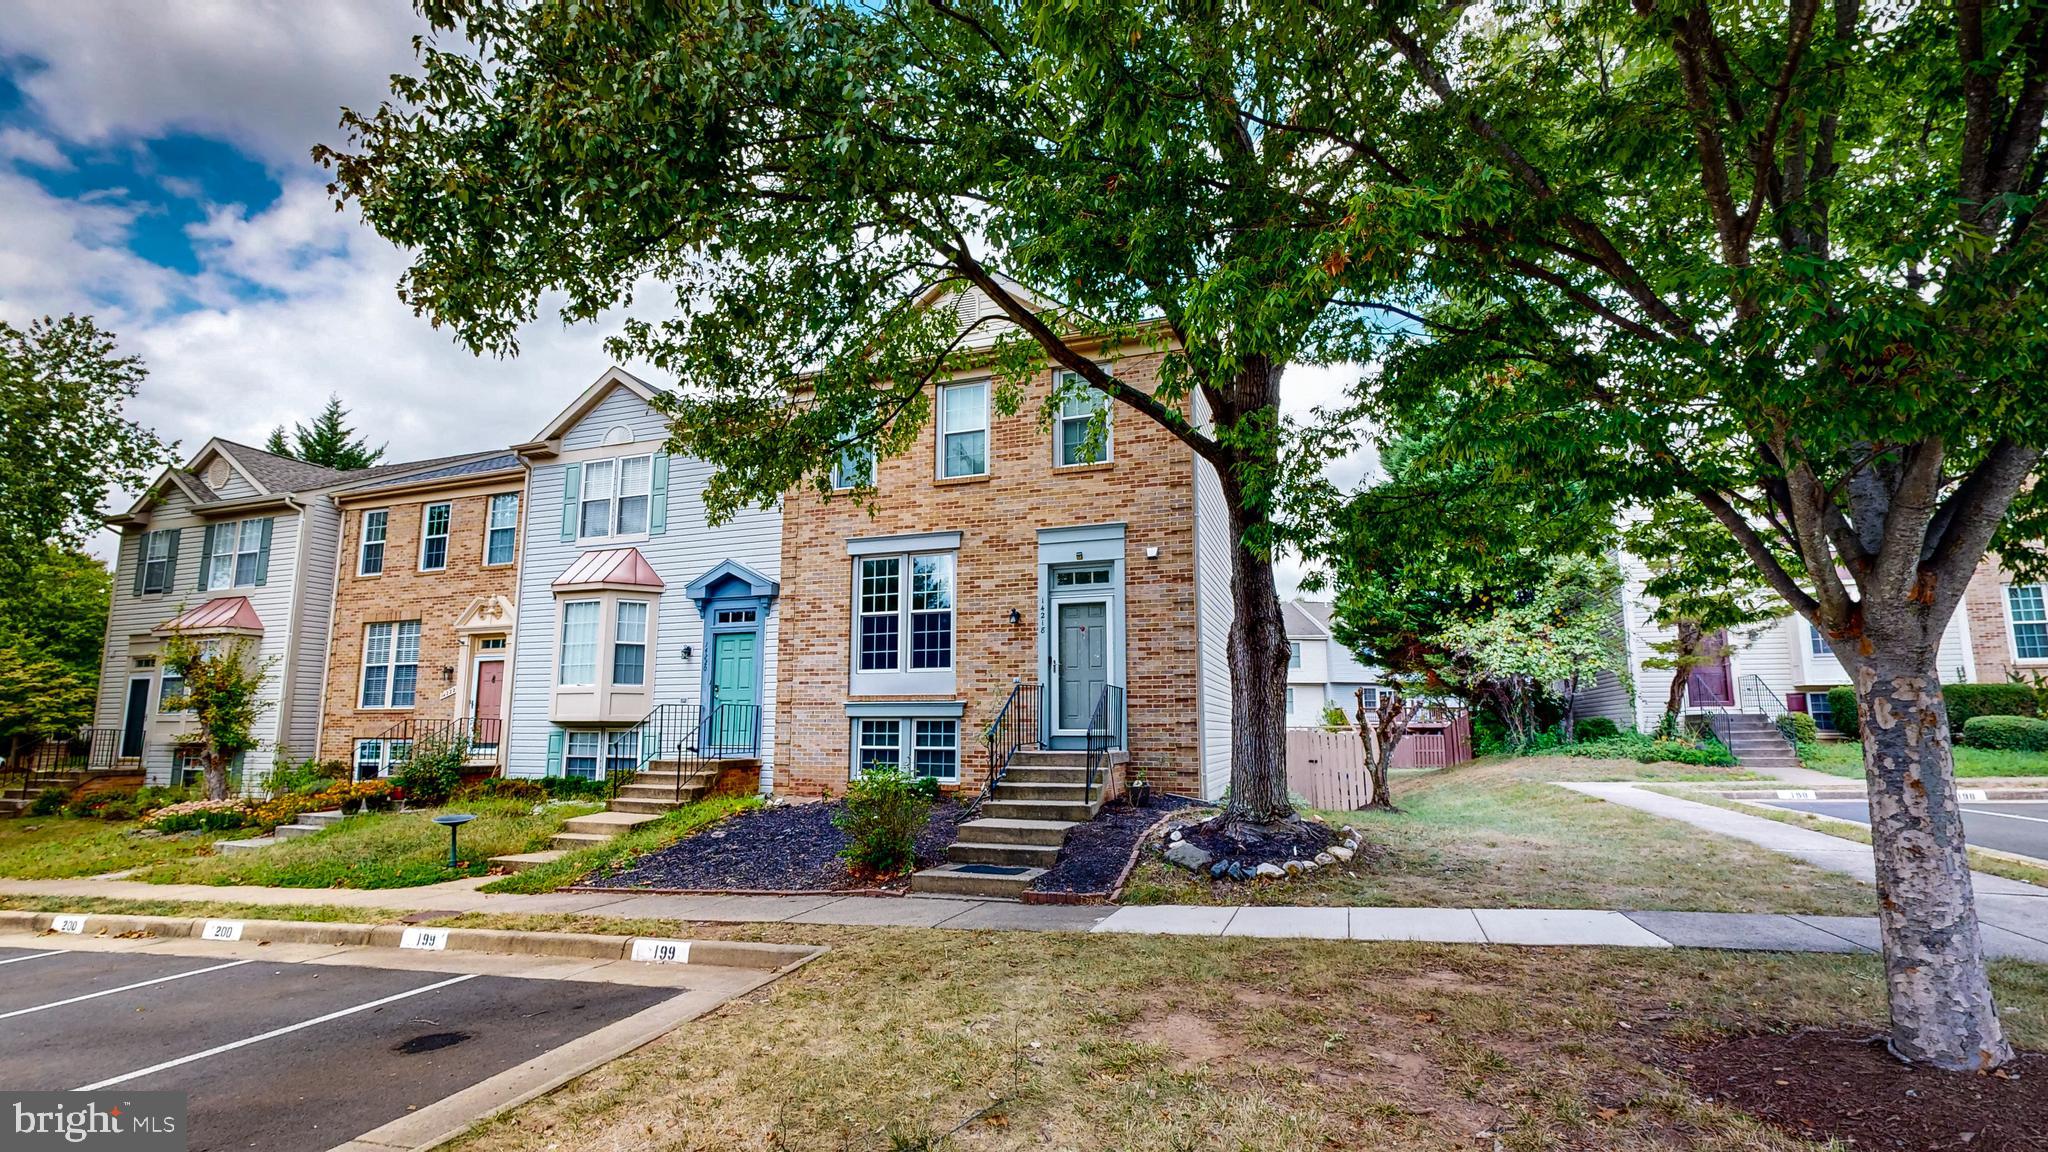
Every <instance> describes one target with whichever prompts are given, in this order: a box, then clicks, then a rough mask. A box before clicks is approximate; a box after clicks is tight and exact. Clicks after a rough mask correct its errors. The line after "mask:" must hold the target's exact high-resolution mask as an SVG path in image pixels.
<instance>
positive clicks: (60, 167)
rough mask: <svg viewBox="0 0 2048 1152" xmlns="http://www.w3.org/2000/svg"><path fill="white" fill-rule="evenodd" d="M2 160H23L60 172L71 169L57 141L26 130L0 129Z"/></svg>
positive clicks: (69, 162) (0, 155)
mask: <svg viewBox="0 0 2048 1152" xmlns="http://www.w3.org/2000/svg"><path fill="white" fill-rule="evenodd" d="M0 160H21V161H25V162H27V163H30V164H36V165H40V166H42V167H44V168H50V169H55V170H57V171H60V172H61V171H64V170H67V169H69V168H70V167H71V161H70V160H69V159H67V158H65V155H64V153H63V152H62V151H60V150H58V148H57V142H56V141H55V140H52V139H50V138H49V137H48V136H45V135H43V134H42V133H40V132H31V131H29V130H28V129H26V128H0Z"/></svg>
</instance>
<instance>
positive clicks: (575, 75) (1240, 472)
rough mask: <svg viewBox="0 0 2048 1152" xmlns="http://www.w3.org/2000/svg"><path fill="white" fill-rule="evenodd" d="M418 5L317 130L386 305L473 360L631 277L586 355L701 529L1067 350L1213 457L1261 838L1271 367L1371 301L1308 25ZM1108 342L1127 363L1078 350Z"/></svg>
mask: <svg viewBox="0 0 2048 1152" xmlns="http://www.w3.org/2000/svg"><path fill="white" fill-rule="evenodd" d="M422 8H423V11H424V12H425V14H426V15H427V16H428V17H429V18H430V20H432V22H433V23H434V24H435V26H436V27H437V28H438V29H440V30H441V31H442V32H443V33H447V32H454V33H456V34H457V38H458V39H460V40H461V41H463V43H461V44H457V45H453V46H450V47H445V48H444V47H441V46H438V45H437V44H436V43H435V42H434V41H433V40H432V39H429V40H427V41H425V42H424V43H423V45H422V47H421V62H420V63H421V66H420V71H419V73H418V74H417V75H414V76H407V77H400V78H398V79H396V80H395V81H394V85H393V90H394V93H395V96H396V100H395V101H394V102H392V103H389V104H387V105H385V106H384V107H382V108H380V109H378V110H376V111H373V112H367V113H355V112H350V113H347V114H345V117H344V125H345V127H346V129H347V131H348V133H349V136H350V140H349V142H348V143H347V144H346V145H344V146H343V147H341V148H339V149H321V150H318V155H319V156H320V157H321V158H322V159H323V160H324V161H326V162H328V163H330V164H331V165H332V166H333V169H334V172H335V183H334V188H335V190H336V192H337V193H338V194H339V196H340V197H341V198H342V199H343V200H344V201H354V202H355V203H356V204H357V205H359V206H360V208H361V211H362V212H363V214H364V216H365V218H366V219H367V220H368V221H369V222H370V223H371V224H372V225H374V226H375V227H376V229H377V230H378V231H379V232H381V233H382V234H383V235H385V236H387V237H389V238H390V239H392V240H393V241H395V242H397V243H399V244H401V245H403V246H405V247H406V248H407V249H408V250H409V251H410V252H412V253H413V264H412V267H411V269H410V270H409V271H408V272H407V273H406V275H405V276H404V278H403V280H402V282H401V284H400V292H401V295H402V296H403V297H404V298H405V299H406V300H407V301H408V302H409V303H411V304H412V305H413V306H414V307H415V308H417V309H418V310H420V311H422V312H424V313H425V314H426V315H428V316H429V317H430V318H431V319H432V320H434V321H435V322H436V323H438V324H443V325H446V326H448V327H450V328H451V329H452V330H453V331H454V332H455V333H456V335H457V336H458V337H459V338H460V339H462V340H463V341H465V342H467V343H468V344H469V345H470V346H471V347H472V348H474V349H477V350H488V351H493V352H507V351H510V350H512V349H514V348H515V347H516V344H517V333H518V330H519V328H520V327H521V325H523V324H524V323H526V322H527V321H529V320H531V319H533V318H534V316H535V315H536V312H537V310H538V308H539V307H540V306H541V302H542V300H543V299H544V298H545V297H546V296H547V295H548V294H550V293H559V294H560V299H561V300H562V301H564V303H563V304H562V306H561V312H562V314H563V316H564V317H565V318H568V319H580V318H590V317H594V316H597V315H598V314H600V313H602V312H605V311H606V310H609V309H613V308H615V307H620V306H623V305H627V304H629V303H631V302H632V301H633V299H634V293H635V292H636V291H637V292H640V293H642V294H645V293H646V292H647V290H648V288H649V286H650V285H652V284H655V283H659V284H661V285H663V290H662V293H663V296H664V297H665V299H663V300H661V301H660V302H659V305H658V310H657V311H656V313H655V314H654V315H651V316H632V317H631V318H630V319H629V321H628V323H627V324H626V326H625V330H624V334H623V335H622V336H621V337H620V338H618V339H617V340H616V341H615V342H614V344H613V348H614V352H615V354H616V355H619V356H621V357H626V358H636V359H640V360H644V361H647V362H651V363H653V364H654V365H656V366H657V367H659V368H662V369H664V370H666V371H668V372H670V373H671V374H672V375H673V376H674V377H675V378H676V379H678V380H679V381H681V382H682V385H683V387H682V390H681V391H680V393H679V394H678V395H677V398H676V400H675V403H674V414H675V416H676V418H677V424H676V435H677V440H678V443H679V444H680V445H681V446H682V447H684V448H686V449H687V450H689V451H691V452H693V453H695V454H697V455H700V456H703V457H707V458H709V459H710V460H711V461H712V462H713V463H715V464H716V465H717V466H718V471H717V475H716V477H715V479H714V481H713V483H712V487H711V491H710V493H709V495H708V503H709V506H710V508H711V510H712V512H713V513H714V514H722V513H728V512H730V511H731V510H732V509H733V508H735V507H736V506H739V505H742V504H744V503H747V502H766V501H771V500H774V499H776V498H777V497H778V496H780V495H781V494H782V493H784V492H786V491H788V490H790V489H792V488H794V487H797V486H800V485H804V484H811V485H814V486H817V487H819V488H821V489H822V488H823V487H825V486H826V484H827V482H828V481H827V477H828V475H829V470H830V468H831V466H832V464H833V462H834V461H835V460H836V459H838V458H839V457H840V456H841V455H842V453H844V452H846V451H847V450H848V449H849V448H855V449H879V450H880V451H882V452H884V453H889V452H897V451H901V450H903V449H904V448H906V447H907V445H908V444H909V443H910V441H911V439H912V438H913V437H914V435H915V433H916V431H917V429H918V427H919V426H920V425H921V424H922V422H923V421H925V420H926V419H927V418H928V416H929V415H930V400H929V384H930V382H931V381H933V380H934V379H935V378H939V377H942V376H944V375H946V374H948V373H951V372H954V371H958V370H962V369H968V368H972V367H977V366H983V367H991V368H993V370H994V371H995V372H996V373H997V375H998V377H999V378H1000V380H1001V381H1002V382H1003V384H1004V386H1003V387H1000V388H998V390H997V406H998V409H999V410H1007V411H1015V410H1016V408H1017V407H1018V406H1019V403H1020V401H1019V400H1018V393H1019V389H1018V388H1017V387H1016V385H1017V383H1018V382H1019V381H1021V380H1022V379H1023V378H1024V377H1025V376H1026V375H1028V374H1029V373H1031V372H1033V371H1043V370H1045V368H1047V367H1048V366H1056V367H1058V368H1060V369H1064V370H1065V371H1068V372H1071V373H1073V374H1074V375H1075V376H1076V377H1078V378H1079V379H1080V380H1081V381H1082V382H1083V383H1084V384H1085V386H1087V387H1089V388H1092V389H1094V390H1096V391H1097V392H1100V393H1101V394H1103V395H1104V396H1106V397H1108V398H1110V399H1111V400H1113V401H1114V402H1115V403H1117V404H1119V405H1122V408H1121V409H1120V412H1121V413H1122V416H1121V417H1120V418H1133V417H1134V418H1137V419H1143V420H1150V421H1154V422H1156V423H1157V424H1158V425H1160V426H1161V427H1164V428H1165V429H1167V430H1168V431H1170V432H1171V433H1172V434H1173V435H1174V436H1176V437H1178V438H1179V439H1180V440H1181V441H1182V442H1183V443H1185V444H1186V446H1187V449H1188V451H1189V452H1190V453H1192V454H1194V455H1195V456H1198V457H1200V458H1201V459H1202V460H1205V461H1207V462H1208V463H1209V464H1211V465H1213V466H1214V467H1215V469H1216V472H1217V474H1218V476H1219V477H1220V479H1221V482H1222V490H1223V501H1222V504H1223V514H1224V515H1225V516H1226V517H1227V518H1228V522H1229V533H1230V538H1231V541H1232V549H1231V556H1232V560H1231V564H1232V584H1233V588H1234V606H1235V616H1234V620H1233V623H1232V625H1231V630H1230V634H1229V640H1228V648H1229V663H1230V669H1231V677H1232V683H1233V686H1234V692H1233V699H1234V701H1235V703H1234V714H1233V735H1232V772H1231V788H1230V804H1229V811H1228V818H1229V819H1230V820H1231V821H1232V822H1233V823H1236V824H1240V825H1251V824H1257V825H1268V826H1274V827H1275V828H1276V829H1278V828H1298V827H1299V823H1298V822H1295V823H1293V824H1289V823H1288V822H1289V821H1292V820H1293V813H1292V810H1291V808H1290V806H1289V804H1288V800H1287V790H1286V775H1285V769H1284V730H1285V708H1284V699H1283V689H1284V683H1285V668H1286V661H1287V643H1286V636H1285V629H1284V626H1283V624H1282V622H1281V616H1280V607H1279V601H1278V597H1277V595H1276V588H1275V584H1274V577H1273V571H1272V566H1271V562H1270V560H1271V555H1272V552H1273V549H1274V548H1275V546H1276V544H1279V543H1281V542H1282V541H1283V540H1284V539H1285V538H1286V537H1287V535H1288V533H1289V531H1290V527H1289V525H1290V523H1291V520H1290V518H1289V517H1288V516H1287V515H1285V514H1284V510H1285V509H1286V508H1287V507H1288V506H1289V503H1290V501H1291V500H1292V498H1293V493H1294V492H1295V491H1296V490H1297V489H1298V488H1299V487H1300V486H1301V484H1302V482H1303V481H1305V480H1308V479H1311V478H1313V477H1314V476H1315V475H1316V474H1317V471H1318V469H1319V467H1320V465H1321V463H1322V462H1323V461H1324V460H1326V459H1328V458H1329V457H1330V456H1331V455H1332V454H1334V453H1336V452H1341V451H1343V450H1344V449H1345V448H1346V447H1347V446H1348V444H1347V443H1346V439H1345V434H1344V432H1343V430H1342V429H1341V428H1337V427H1335V426H1334V423H1333V422H1332V421H1316V422H1314V423H1313V424H1312V425H1311V426H1307V427H1301V428H1290V427H1288V426H1286V425H1285V424H1283V421H1282V420H1281V418H1280V397H1281V388H1282V379H1283V376H1284V375H1285V373H1286V370H1287V369H1288V367H1289V366H1290V365H1293V364H1299V363H1304V362H1330V361H1336V360H1342V359H1348V358H1352V357H1355V356H1356V355H1357V354H1358V353H1360V352H1361V351H1363V350H1364V348H1365V347H1366V346H1367V342H1368V338H1369V337H1370V336H1371V335H1372V334H1373V333H1374V332H1375V331H1376V330H1378V328H1379V327H1380V326H1382V325H1383V324H1384V323H1385V322H1386V319H1387V317H1386V315H1385V314H1384V313H1382V312H1379V311H1375V310H1372V309H1361V308H1358V307H1355V306H1353V305H1354V304H1355V303H1356V302H1355V301H1353V300H1352V298H1351V295H1350V294H1351V293H1353V292H1354V290H1362V289H1363V288H1364V287H1365V286H1366V285H1369V284H1370V283H1372V282H1374V281H1375V280H1376V279H1378V278H1380V277H1381V276H1382V275H1383V274H1384V273H1385V272H1386V271H1387V268H1386V267H1385V265H1387V263H1388V262H1390V261H1394V260H1395V259H1396V255H1397V254H1396V253H1394V252H1393V251H1392V250H1390V249H1385V248H1376V247H1375V246H1374V245H1373V244H1372V243H1371V241H1370V239H1369V238H1368V237H1366V236H1365V235H1364V234H1365V232H1366V231H1367V229H1368V220H1367V218H1366V217H1364V216H1360V215H1358V214H1356V213H1354V212H1353V211H1352V209H1351V208H1350V207H1349V204H1350V202H1351V201H1352V199H1353V198H1354V197H1355V196H1357V195H1362V194H1365V193H1366V191H1367V189H1368V188H1369V184H1368V183H1367V181H1368V178H1369V177H1371V176H1372V175H1373V172H1372V170H1371V169H1370V168H1369V167H1368V166H1362V165H1361V164H1360V163H1359V159H1358V157H1357V156H1356V155H1355V154H1353V153H1352V152H1350V151H1347V150H1342V149H1332V148H1330V147H1327V146H1324V145H1323V144H1322V143H1321V142H1320V141H1318V140H1316V139H1314V138H1309V137H1304V136H1301V135H1298V134H1295V133H1293V132H1290V131H1286V130H1276V129H1275V128H1274V125H1276V124H1278V123H1279V122H1280V121H1281V120H1283V119H1285V118H1286V117H1289V116H1291V115H1296V114H1302V113H1306V114H1311V115H1322V114H1323V112H1324V111H1326V110H1327V109H1328V108H1329V107H1330V106H1331V103H1332V100H1333V91H1332V85H1331V80H1332V78H1333V77H1341V76H1343V75H1345V74H1347V73H1348V72H1349V71H1350V70H1352V69H1354V68H1355V67H1356V66H1357V63H1358V62H1357V61H1356V60H1355V58H1353V57H1351V56H1349V55H1347V52H1348V48H1347V47H1346V46H1345V45H1344V44H1342V43H1340V42H1337V41H1333V40H1332V39H1331V38H1330V37H1328V36H1327V35H1325V34H1324V33H1323V30H1322V29H1319V28H1317V27H1314V26H1312V25H1311V24H1310V23H1309V22H1306V21H1303V20H1300V19H1295V18H1281V19H1272V20H1268V19H1265V18H1263V17H1262V16H1260V15H1258V14H1256V13H1254V12H1252V11H1251V10H1249V9H1247V8H1246V7H1244V6H1241V5H1197V6H1190V7H1185V8H1182V7H1174V8H1166V7H1160V6H1156V5H1151V4H1144V3H1127V4H1068V3H1026V4H1021V5H1019V4H1005V3H991V2H988V0H963V2H961V3H945V2H922V0H882V2H880V3H875V4H842V3H838V2H836V0H812V2H805V0H798V2H796V3H768V2H765V0H752V2H750V0H739V2H736V3H733V2H727V0H678V2H677V3H672V4H661V5H630V6H629V5H592V4H581V3H569V2H567V0H542V2H539V3H514V2H511V0H467V2H461V3H457V2H454V0H446V2H438V0H427V2H425V3H423V4H422ZM1340 87H1341V86H1340ZM1020 284H1021V285H1025V286H1029V288H1030V289H1031V290H1032V291H1031V292H1025V291H1021V290H1019V288H1018V287H1017V285H1020ZM935 290H938V291H959V290H974V291H978V292H980V293H983V294H985V295H986V296H987V297H988V298H989V299H990V300H992V301H994V303H995V305H996V307H997V309H998V310H999V312H1000V317H999V318H990V319H985V320H982V321H977V322H976V324H975V325H974V330H975V331H980V332H995V333H997V334H998V335H997V347H996V349H995V351H994V352H993V353H990V354H982V353H970V352H965V351H963V350H962V348H961V344H962V342H963V338H964V337H965V336H966V335H968V334H966V333H962V332H961V331H960V329H959V327H958V325H957V323H956V322H955V321H954V319H953V315H952V312H951V310H948V309H937V310H929V311H927V310H922V309H920V308H919V307H917V303H918V302H919V301H920V300H922V299H925V298H926V297H927V296H928V295H929V294H931V293H933V292H934V291H935ZM1034 294H1041V295H1036V296H1035V295H1034ZM1047 300H1049V301H1055V302H1056V303H1053V304H1050V305H1042V304H1041V303H1039V302H1036V301H1047ZM663 312H666V313H669V314H668V315H663V314H662V313H663ZM998 319H999V320H1000V323H997V322H996V321H997V320H998ZM1134 342H1135V343H1139V344H1142V345H1144V346H1147V347H1149V348H1152V349H1155V350H1156V351H1158V352H1159V354H1160V355H1161V356H1162V357H1163V365H1162V366H1161V368H1160V370H1159V372H1158V374H1157V379H1156V382H1141V381H1142V380H1143V377H1142V376H1139V377H1128V376H1127V375H1126V374H1125V373H1124V372H1123V371H1122V369H1121V367H1120V363H1119V362H1118V361H1116V360H1109V361H1104V360H1102V359H1098V358H1097V356H1096V355H1095V354H1093V352H1092V350H1093V349H1112V350H1113V349H1116V348H1118V347H1119V346H1128V345H1130V344H1131V343H1134Z"/></svg>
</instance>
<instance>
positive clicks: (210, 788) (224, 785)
mask: <svg viewBox="0 0 2048 1152" xmlns="http://www.w3.org/2000/svg"><path fill="white" fill-rule="evenodd" d="M204 778H205V783H206V798H207V799H208V800H225V799H227V798H228V762H227V759H226V758H225V757H222V756H216V755H214V754H213V753H212V752H208V753H207V754H206V770H205V773H204Z"/></svg>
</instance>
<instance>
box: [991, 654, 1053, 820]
mask: <svg viewBox="0 0 2048 1152" xmlns="http://www.w3.org/2000/svg"><path fill="white" fill-rule="evenodd" d="M1038 704H1039V690H1038V682H1037V681H1036V680H1024V679H1018V680H1014V681H1012V682H1011V686H1010V695H1009V697H1008V698H1007V699H1005V700H1004V701H1003V706H1002V709H1001V710H1000V711H998V712H997V713H996V718H995V719H994V720H991V721H989V725H988V730H987V731H985V732H983V733H982V734H981V742H982V744H984V745H985V746H987V748H988V779H986V780H984V781H982V785H981V797H982V799H984V800H986V799H987V798H989V797H990V796H993V795H995V788H996V785H997V784H998V783H1000V782H1001V781H1002V778H1003V773H1005V772H1007V771H1009V769H1010V757H1011V756H1013V755H1015V754H1016V751H1017V750H1018V749H1019V748H1036V747H1038V746H1039V743H1040V740H1041V736H1040V732H1041V729H1040V728H1039V726H1038V725H1039V712H1038Z"/></svg>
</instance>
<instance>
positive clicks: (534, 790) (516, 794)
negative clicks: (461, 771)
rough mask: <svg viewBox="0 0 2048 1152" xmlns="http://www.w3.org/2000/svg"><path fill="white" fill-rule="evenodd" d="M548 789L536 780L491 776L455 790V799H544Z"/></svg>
mask: <svg viewBox="0 0 2048 1152" xmlns="http://www.w3.org/2000/svg"><path fill="white" fill-rule="evenodd" d="M547 796H548V790H547V789H546V788H543V787H541V785H540V782H539V781H537V780H520V779H516V778H514V777H510V776H492V777H488V778H487V779H483V780H479V781H477V782H476V783H474V784H464V785H463V786H462V787H460V788H457V789H456V790H455V797H454V798H455V799H457V800H545V799H547Z"/></svg>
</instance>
